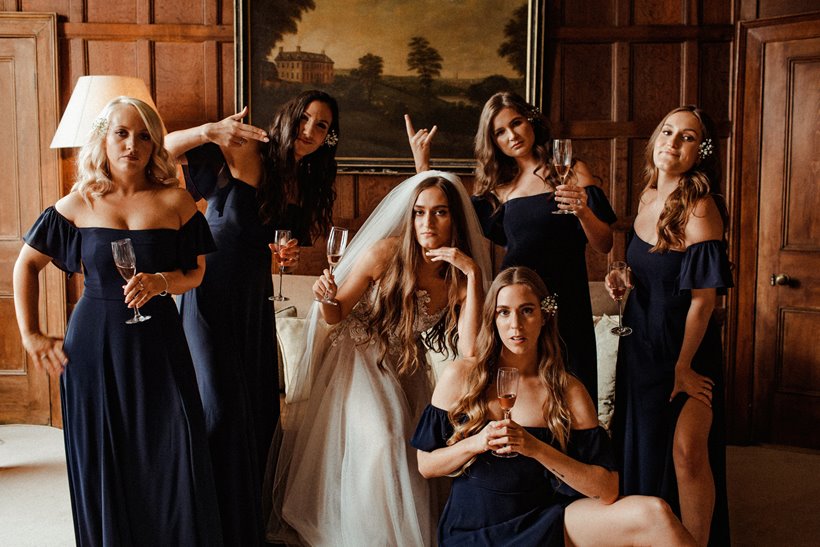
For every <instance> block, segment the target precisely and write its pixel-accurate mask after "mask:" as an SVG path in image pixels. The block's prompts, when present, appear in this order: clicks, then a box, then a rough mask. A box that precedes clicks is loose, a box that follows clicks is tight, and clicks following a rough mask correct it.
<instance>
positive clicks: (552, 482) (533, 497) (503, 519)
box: [410, 405, 616, 547]
mask: <svg viewBox="0 0 820 547" xmlns="http://www.w3.org/2000/svg"><path fill="white" fill-rule="evenodd" d="M526 429H527V431H528V432H529V433H530V434H531V435H533V436H535V437H536V438H537V439H539V440H540V441H542V442H545V443H548V444H551V445H552V446H554V447H555V448H558V447H559V445H558V443H557V442H554V441H553V440H552V435H551V434H550V432H549V430H548V429H547V428H545V427H527V428H526ZM452 434H453V426H452V424H451V423H450V420H449V418H448V416H447V411H445V410H442V409H440V408H437V407H434V406H432V405H428V406H427V408H426V409H425V410H424V414H423V415H422V417H421V419H420V420H419V424H418V427H417V428H416V433H415V435H414V436H413V439H412V440H411V441H410V444H412V445H413V447H415V448H417V449H418V450H423V451H425V452H432V451H433V450H436V449H438V448H443V447H445V446H446V445H447V439H449V438H450V437H451V436H452ZM567 453H568V455H569V456H571V457H572V458H574V459H576V460H578V461H580V462H582V463H587V464H592V465H599V466H601V467H604V468H606V469H608V470H610V471H612V470H614V469H615V467H616V466H615V461H614V459H613V457H612V450H611V448H610V444H609V437H608V436H607V433H606V431H604V429H603V428H601V427H597V428H594V429H577V430H576V429H574V430H572V431H571V432H570V440H569V445H568V447H567ZM583 497H584V496H583V495H582V494H579V493H578V492H576V491H575V490H573V489H572V488H570V487H569V486H568V485H566V484H564V483H562V482H561V481H559V480H558V479H557V478H556V477H555V476H554V475H553V474H552V473H550V472H549V470H547V469H546V468H545V467H544V466H543V465H541V464H540V463H538V461H536V460H534V459H532V458H529V457H527V456H522V455H518V456H517V457H515V458H498V457H496V456H493V455H492V454H491V453H490V452H484V453H482V454H480V455H479V456H478V457H477V458H476V461H475V462H473V464H472V465H471V466H470V467H469V468H467V471H466V472H465V473H464V474H462V475H460V476H458V477H456V478H455V479H453V485H452V488H451V490H450V497H449V498H448V499H447V505H446V506H445V507H444V512H443V514H442V515H441V520H440V521H439V527H438V540H439V545H442V546H446V545H493V546H504V545H509V546H510V547H512V546H516V547H517V546H525V547H526V546H530V545H531V546H561V545H563V544H564V510H565V509H566V507H567V506H568V505H569V504H570V503H572V502H573V501H575V500H578V499H581V498H583Z"/></svg>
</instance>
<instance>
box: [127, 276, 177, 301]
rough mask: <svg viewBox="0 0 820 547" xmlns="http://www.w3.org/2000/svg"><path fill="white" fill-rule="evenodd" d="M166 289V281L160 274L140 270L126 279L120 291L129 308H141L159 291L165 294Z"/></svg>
mask: <svg viewBox="0 0 820 547" xmlns="http://www.w3.org/2000/svg"><path fill="white" fill-rule="evenodd" d="M167 289H168V283H166V282H165V280H164V279H163V278H162V276H161V275H159V274H155V273H153V274H152V273H143V272H140V273H138V274H137V275H135V276H134V277H132V278H131V279H129V280H128V283H126V284H125V285H124V286H123V290H122V293H123V294H124V295H125V303H126V304H127V305H128V307H129V308H133V307H135V306H136V307H138V308H141V307H143V306H144V305H145V304H147V303H148V301H149V300H151V299H152V298H154V297H155V296H158V295H159V294H160V293H161V292H166V294H167Z"/></svg>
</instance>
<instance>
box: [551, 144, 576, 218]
mask: <svg viewBox="0 0 820 547" xmlns="http://www.w3.org/2000/svg"><path fill="white" fill-rule="evenodd" d="M552 166H553V167H554V168H555V172H556V173H558V176H559V177H561V184H566V183H567V175H569V171H570V169H571V168H572V141H571V140H570V139H554V140H553V141H552ZM556 203H557V202H556ZM552 214H554V215H571V214H572V211H570V210H569V209H556V210H555V211H553V212H552Z"/></svg>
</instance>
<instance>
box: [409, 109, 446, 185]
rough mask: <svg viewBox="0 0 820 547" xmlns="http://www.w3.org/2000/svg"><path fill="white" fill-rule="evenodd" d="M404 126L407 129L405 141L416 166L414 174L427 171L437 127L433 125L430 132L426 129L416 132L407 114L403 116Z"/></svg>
mask: <svg viewBox="0 0 820 547" xmlns="http://www.w3.org/2000/svg"><path fill="white" fill-rule="evenodd" d="M404 125H405V126H406V127H407V140H408V141H409V142H410V149H411V150H412V151H413V163H415V165H416V173H421V172H422V171H428V170H429V169H430V145H431V144H432V142H433V137H434V136H435V135H436V131H438V126H436V125H434V126H433V129H431V130H430V131H427V129H426V128H425V129H419V130H418V131H416V130H415V129H414V128H413V122H412V120H410V116H409V115H408V114H405V115H404Z"/></svg>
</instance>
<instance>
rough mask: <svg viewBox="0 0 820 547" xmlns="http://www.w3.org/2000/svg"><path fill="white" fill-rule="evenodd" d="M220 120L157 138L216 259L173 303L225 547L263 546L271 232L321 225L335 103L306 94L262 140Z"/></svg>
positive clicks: (275, 396) (274, 394) (304, 235)
mask: <svg viewBox="0 0 820 547" xmlns="http://www.w3.org/2000/svg"><path fill="white" fill-rule="evenodd" d="M245 115H247V108H246V109H244V110H243V111H242V112H240V113H238V114H235V115H233V116H230V117H228V118H226V119H224V120H222V121H220V122H217V123H212V124H205V125H203V126H200V127H196V128H192V129H188V130H183V131H177V132H175V133H172V134H170V135H168V137H167V139H166V147H167V148H168V150H169V151H170V152H171V153H172V155H174V156H181V155H183V154H184V155H185V160H186V162H187V165H186V166H185V169H184V171H185V174H186V183H187V187H188V190H189V191H190V192H191V194H192V195H193V196H194V198H195V199H197V200H199V199H203V198H204V199H206V200H207V203H208V208H207V211H206V218H207V219H208V224H209V225H210V227H211V231H212V232H213V234H214V238H215V240H216V244H217V247H218V249H219V250H218V251H217V252H216V253H212V254H210V255H208V257H207V264H208V269H207V273H206V274H205V279H204V280H203V281H202V284H201V285H200V286H199V287H198V288H197V289H196V290H194V291H190V292H188V293H186V294H184V295H183V296H182V298H181V300H180V305H179V308H180V313H181V314H182V320H183V324H184V326H185V333H186V335H187V336H188V342H189V344H190V345H191V353H192V355H193V359H194V366H195V367H196V374H197V381H198V382H199V391H200V394H201V396H202V403H203V406H204V409H205V419H206V424H207V428H208V437H209V441H210V445H211V457H212V459H213V463H214V468H215V470H216V474H215V475H216V480H217V491H218V494H219V501H220V512H221V514H222V528H223V533H224V539H225V544H226V545H241V546H243V547H244V546H249V545H259V544H262V543H264V538H263V528H264V527H263V524H264V522H263V518H264V517H263V515H264V514H265V513H264V512H263V509H262V500H263V498H262V483H263V477H264V474H265V467H266V463H267V454H268V450H269V448H270V446H271V441H272V439H273V435H274V431H275V429H276V424H277V422H278V420H279V377H278V367H277V357H276V355H277V352H276V337H275V331H274V328H275V326H274V315H273V303H272V302H271V301H270V300H268V297H269V296H271V295H272V294H273V287H272V283H271V250H270V248H269V244H270V243H271V242H273V241H274V232H275V230H276V229H280V228H284V229H289V230H291V233H292V234H293V236H294V239H292V240H291V241H290V242H289V247H288V253H289V255H288V260H289V262H288V264H294V263H295V261H296V259H297V258H298V253H299V247H298V246H297V242H302V243H303V244H309V243H310V241H311V238H312V237H315V236H317V235H319V234H320V233H325V232H326V231H327V229H328V227H329V225H330V215H331V208H332V205H333V197H334V194H333V187H332V185H333V180H334V179H335V176H336V161H335V153H336V139H337V138H338V134H339V115H338V108H337V106H336V101H335V100H334V99H333V98H332V97H330V96H329V95H327V94H325V93H323V92H320V91H308V92H305V93H302V94H301V95H299V96H298V97H296V98H294V99H293V100H291V101H290V102H289V103H287V104H286V105H284V106H283V107H282V109H281V110H280V112H279V113H278V114H277V116H276V117H275V119H274V121H273V123H272V124H271V128H270V132H269V133H266V132H265V131H264V130H261V129H259V128H256V127H254V126H251V125H247V124H243V123H241V121H240V120H241V119H242V118H243V117H244V116H245Z"/></svg>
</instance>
